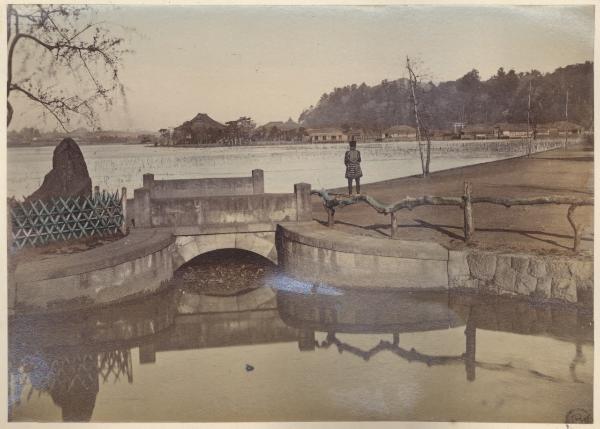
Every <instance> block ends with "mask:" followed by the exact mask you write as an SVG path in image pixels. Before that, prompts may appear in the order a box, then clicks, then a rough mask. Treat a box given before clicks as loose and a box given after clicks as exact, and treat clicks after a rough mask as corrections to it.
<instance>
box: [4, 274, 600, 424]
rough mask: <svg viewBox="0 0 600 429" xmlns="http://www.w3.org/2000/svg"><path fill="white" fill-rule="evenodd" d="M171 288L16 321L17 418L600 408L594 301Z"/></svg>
mask: <svg viewBox="0 0 600 429" xmlns="http://www.w3.org/2000/svg"><path fill="white" fill-rule="evenodd" d="M270 284H271V285H272V286H274V289H271V288H266V287H264V288H260V289H256V290H254V291H252V292H248V293H245V294H242V295H239V296H234V297H215V296H206V295H201V294H197V293H193V292H189V291H188V292H184V291H182V290H177V289H170V290H168V291H167V292H164V293H162V294H160V295H156V296H154V297H151V298H147V299H144V300H143V301H139V302H133V303H130V304H127V305H122V306H120V307H113V308H109V309H104V310H100V311H95V312H89V311H88V312H81V313H71V314H70V315H68V316H55V317H53V318H51V319H48V318H45V319H33V318H22V319H19V320H12V321H11V323H10V327H9V340H10V345H9V415H10V419H11V420H12V421H31V420H35V421H61V420H76V421H265V420H266V421H272V420H275V421H288V420H301V421H306V420H367V419H374V420H419V421H435V420H438V421H440V420H441V421H448V420H458V421H498V422H556V423H561V422H565V418H566V416H567V415H571V416H584V417H585V418H589V417H590V413H591V411H592V387H593V385H592V380H593V343H592V339H593V333H592V331H593V328H592V315H591V312H590V311H589V310H583V309H577V308H573V307H568V308H564V307H552V306H540V305H534V304H532V303H527V302H524V301H514V300H512V299H501V298H498V297H495V298H491V297H488V298H485V297H474V296H465V295H462V296H454V295H448V293H437V292H435V293H433V292H432V293H407V292H390V291H373V290H371V291H367V292H364V291H363V292H360V291H357V290H354V291H349V290H346V291H343V290H339V289H332V288H324V287H320V288H314V287H310V286H308V285H303V284H302V283H301V282H293V281H288V279H286V278H285V277H277V281H275V282H271V283H270Z"/></svg>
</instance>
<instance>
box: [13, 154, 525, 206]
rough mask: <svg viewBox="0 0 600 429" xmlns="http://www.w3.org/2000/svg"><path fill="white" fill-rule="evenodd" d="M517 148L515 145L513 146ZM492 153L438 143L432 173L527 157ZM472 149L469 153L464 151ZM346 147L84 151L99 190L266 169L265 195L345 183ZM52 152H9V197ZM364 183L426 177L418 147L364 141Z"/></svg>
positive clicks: (36, 178) (36, 177)
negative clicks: (147, 178) (146, 179)
mask: <svg viewBox="0 0 600 429" xmlns="http://www.w3.org/2000/svg"><path fill="white" fill-rule="evenodd" d="M511 143H514V142H511ZM504 145H505V146H506V150H504V151H502V152H498V151H487V150H485V149H484V147H483V146H481V147H477V145H473V144H470V143H467V144H464V143H462V142H435V143H434V152H433V158H432V161H431V170H432V171H435V170H443V169H447V168H452V167H459V166H463V165H469V164H476V163H480V162H486V161H492V160H495V159H501V158H506V157H510V156H516V155H521V154H522V151H521V150H520V148H519V149H517V148H511V147H509V146H508V145H509V143H504ZM468 147H471V148H470V149H469V150H463V149H466V148H468ZM346 149H347V148H346V145H341V144H298V145H277V146H247V147H243V148H240V147H213V148H173V147H147V146H142V145H93V146H81V150H82V152H83V155H84V157H85V160H86V163H87V166H88V171H89V174H90V176H91V178H92V182H93V184H94V185H98V186H100V188H101V189H106V190H109V191H115V190H117V189H121V187H123V186H125V187H127V189H128V190H129V195H133V189H135V188H138V187H141V186H142V175H143V174H144V173H154V175H155V178H156V179H180V178H200V177H239V176H250V174H251V171H252V170H253V169H256V168H261V169H263V170H264V171H265V191H266V192H292V191H293V184H294V183H299V182H307V183H310V184H311V185H312V187H313V189H321V188H334V187H340V186H345V184H346V179H345V178H344V173H345V167H344V163H343V159H344V153H345V151H346ZM53 150H54V148H53V147H29V148H9V149H8V195H9V196H15V197H17V198H22V197H23V196H27V195H29V194H31V193H32V192H33V191H35V190H36V189H37V188H38V187H39V186H40V185H41V184H42V181H43V180H44V176H45V175H46V174H47V173H48V171H50V169H51V168H52V152H53ZM359 150H360V151H361V155H362V170H363V174H364V176H363V182H364V183H369V182H377V181H380V180H387V179H392V178H396V177H402V176H407V175H412V174H418V173H420V168H421V167H420V159H419V155H418V152H417V144H416V143H415V142H386V143H362V144H359Z"/></svg>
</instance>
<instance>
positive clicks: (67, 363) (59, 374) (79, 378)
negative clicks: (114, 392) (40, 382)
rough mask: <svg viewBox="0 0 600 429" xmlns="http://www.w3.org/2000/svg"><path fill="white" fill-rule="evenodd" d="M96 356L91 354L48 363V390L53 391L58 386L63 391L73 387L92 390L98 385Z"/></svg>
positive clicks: (62, 358)
mask: <svg viewBox="0 0 600 429" xmlns="http://www.w3.org/2000/svg"><path fill="white" fill-rule="evenodd" d="M96 364H97V360H96V356H94V355H92V354H85V355H75V356H72V357H71V356H69V357H61V358H60V359H54V360H52V361H51V362H50V377H49V379H48V386H47V389H48V390H55V389H56V388H57V387H58V385H59V384H60V385H61V387H62V388H63V390H64V391H66V392H68V391H70V390H71V389H72V388H73V386H78V387H82V388H84V389H85V390H90V389H92V388H93V387H94V386H95V385H97V383H98V374H97V369H96Z"/></svg>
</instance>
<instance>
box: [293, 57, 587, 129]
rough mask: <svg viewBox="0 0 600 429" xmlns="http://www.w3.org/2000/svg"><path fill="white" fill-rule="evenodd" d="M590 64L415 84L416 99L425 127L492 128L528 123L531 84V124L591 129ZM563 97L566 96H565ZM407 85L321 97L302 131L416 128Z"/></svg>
mask: <svg viewBox="0 0 600 429" xmlns="http://www.w3.org/2000/svg"><path fill="white" fill-rule="evenodd" d="M593 81H594V73H593V63H592V62H589V61H588V62H585V63H583V64H574V65H569V66H566V67H561V68H558V69H556V70H555V71H554V72H552V73H545V74H543V73H541V72H539V71H537V70H531V71H529V72H521V73H517V72H515V71H514V70H512V69H511V70H509V71H505V70H504V68H500V69H498V71H497V73H496V74H495V75H494V76H492V77H491V78H490V79H488V80H485V81H483V80H481V78H480V76H479V72H478V71H477V70H475V69H473V70H471V71H470V72H468V73H467V74H465V75H464V76H463V77H461V78H460V79H457V80H455V81H448V82H441V83H439V84H437V85H436V84H434V83H433V82H428V83H420V87H419V97H420V101H421V102H422V104H423V105H424V106H427V113H428V119H429V121H430V126H431V127H432V128H436V129H448V128H449V127H450V125H451V124H452V123H454V122H464V123H467V124H496V123H501V122H508V123H524V122H527V114H528V104H529V103H528V101H529V100H528V99H529V95H530V94H529V91H530V84H531V88H532V89H531V108H530V112H529V113H530V115H531V120H532V123H546V122H554V121H561V120H565V119H566V117H565V116H566V111H565V110H566V109H565V108H566V100H567V97H568V120H569V121H572V122H575V123H578V124H580V125H582V126H584V127H586V128H589V127H592V126H593V116H594V112H593V106H594V91H593ZM567 92H568V95H567ZM411 96H412V95H411V86H410V81H409V79H404V78H402V79H398V80H395V81H388V80H384V81H382V82H381V83H380V84H379V85H375V86H368V85H366V84H365V83H362V84H361V85H356V84H353V85H349V86H345V87H343V88H335V89H334V90H333V91H332V92H330V93H326V94H323V95H322V96H321V99H320V100H319V102H318V103H317V105H316V106H311V107H310V108H309V109H307V110H305V111H304V112H302V114H301V115H300V118H299V121H300V124H301V125H302V126H303V127H306V128H310V127H322V126H341V127H356V128H363V129H371V130H377V131H381V130H384V129H386V128H388V127H390V126H393V125H399V124H406V125H412V126H415V117H414V111H413V110H414V109H413V105H412V103H411Z"/></svg>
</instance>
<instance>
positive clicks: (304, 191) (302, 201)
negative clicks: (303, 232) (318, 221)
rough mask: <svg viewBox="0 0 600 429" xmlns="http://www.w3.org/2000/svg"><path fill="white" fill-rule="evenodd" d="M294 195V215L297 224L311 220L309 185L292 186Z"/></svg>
mask: <svg viewBox="0 0 600 429" xmlns="http://www.w3.org/2000/svg"><path fill="white" fill-rule="evenodd" d="M294 194H295V195H296V213H297V218H296V220H297V221H298V222H303V221H310V220H312V204H311V203H310V183H296V184H294Z"/></svg>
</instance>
